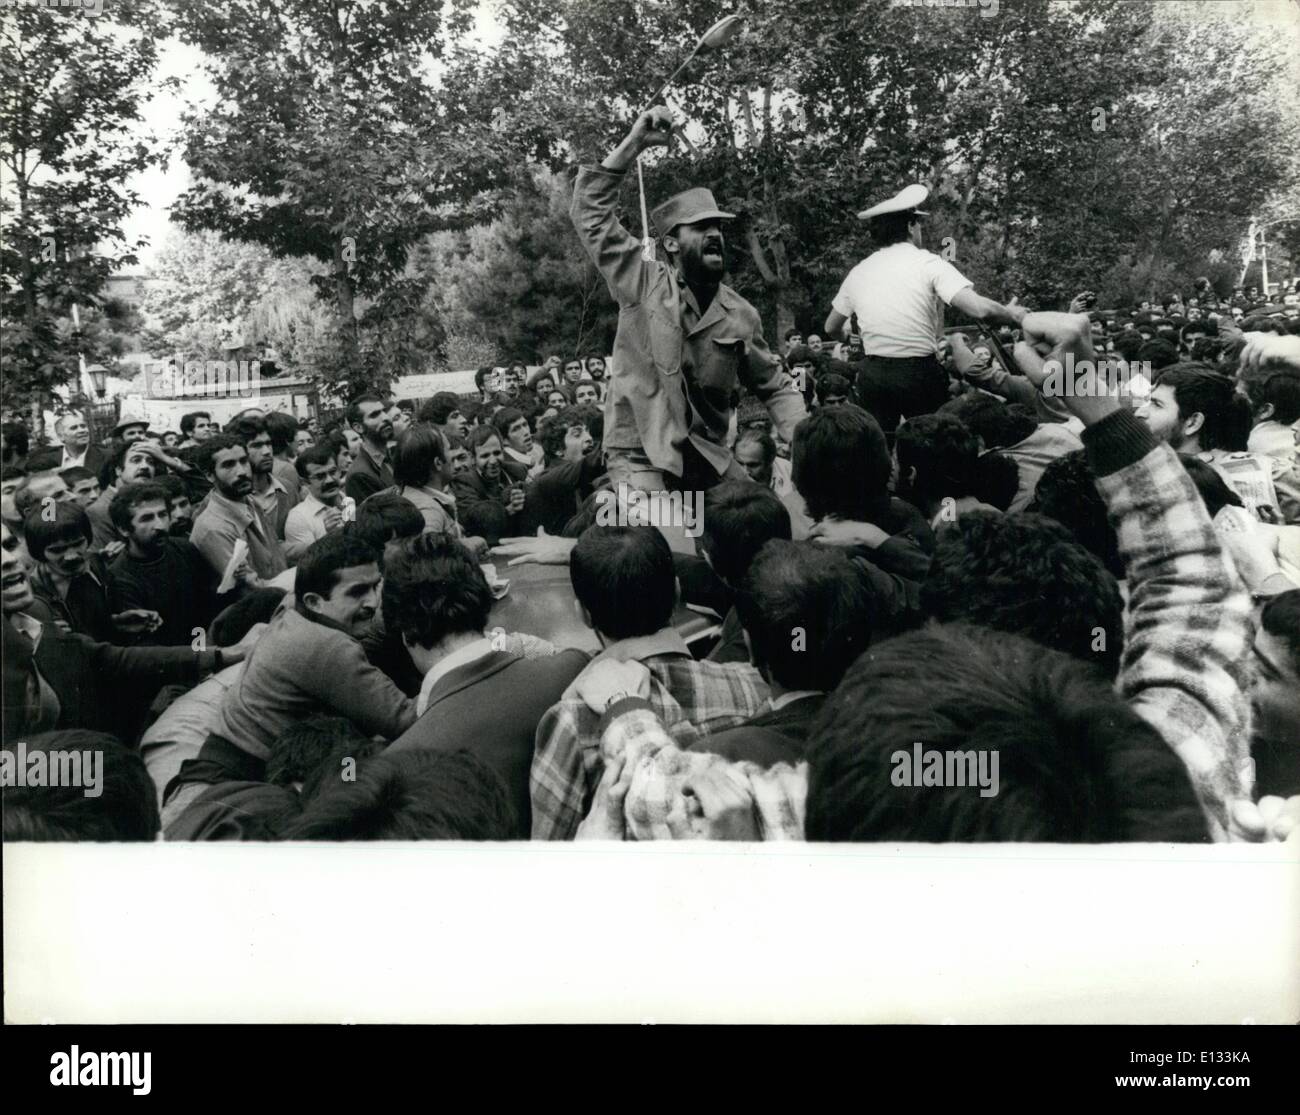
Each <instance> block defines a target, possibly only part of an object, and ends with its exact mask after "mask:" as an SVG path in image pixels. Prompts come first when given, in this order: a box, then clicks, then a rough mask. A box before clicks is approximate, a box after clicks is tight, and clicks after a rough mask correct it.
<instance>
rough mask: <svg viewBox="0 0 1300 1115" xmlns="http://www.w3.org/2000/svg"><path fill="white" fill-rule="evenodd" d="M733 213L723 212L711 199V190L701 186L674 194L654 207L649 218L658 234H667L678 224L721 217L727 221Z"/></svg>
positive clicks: (688, 223)
mask: <svg viewBox="0 0 1300 1115" xmlns="http://www.w3.org/2000/svg"><path fill="white" fill-rule="evenodd" d="M735 215H736V214H735V213H724V212H723V211H722V210H721V209H719V208H718V203H717V202H716V201H714V200H713V191H712V190H706V189H705V188H704V187H703V186H696V187H695V188H694V189H691V190H683V191H682V192H681V193H680V194H675V195H673V196H672V197H670V198H669V199H668V200H667V201H665V202H664V203H663V204H662V205H658V206H656V207H655V209H654V212H652V213H651V214H650V220H651V221H653V222H654V226H655V228H657V229H658V230H659V235H660V236H667V235H668V233H670V232H672V230H673V229H675V228H676V227H677V226H678V225H693V224H694V223H695V222H696V221H710V220H715V219H721V220H724V221H729V220H731V219H732V218H734V217H735Z"/></svg>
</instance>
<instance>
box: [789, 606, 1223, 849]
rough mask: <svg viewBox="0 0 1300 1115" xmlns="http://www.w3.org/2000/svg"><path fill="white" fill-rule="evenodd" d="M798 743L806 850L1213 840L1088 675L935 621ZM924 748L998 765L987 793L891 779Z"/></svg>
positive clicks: (1150, 730)
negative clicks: (804, 783)
mask: <svg viewBox="0 0 1300 1115" xmlns="http://www.w3.org/2000/svg"><path fill="white" fill-rule="evenodd" d="M808 738H809V740H810V741H811V742H810V745H809V749H808V754H807V758H808V761H809V775H808V796H807V822H806V825H805V832H806V835H807V838H808V839H809V840H826V841H877V840H879V841H920V842H943V841H961V842H977V841H1014V842H1039V841H1041V842H1050V843H1107V842H1112V841H1155V842H1163V841H1176V842H1189V843H1204V842H1208V840H1209V833H1208V831H1207V827H1206V823H1205V818H1204V814H1203V813H1202V811H1201V808H1200V806H1199V804H1198V802H1197V798H1196V793H1195V790H1194V789H1193V786H1192V782H1191V779H1190V777H1189V776H1188V773H1187V770H1186V768H1185V767H1184V766H1183V764H1182V763H1181V762H1180V761H1179V759H1178V757H1177V756H1176V755H1175V754H1174V753H1173V751H1171V750H1170V748H1169V745H1168V744H1167V743H1166V742H1165V741H1164V739H1163V737H1162V736H1161V735H1160V733H1159V732H1158V731H1157V730H1156V729H1155V728H1154V727H1153V726H1152V725H1150V724H1148V723H1147V722H1146V721H1145V720H1143V719H1142V717H1140V716H1139V715H1138V714H1137V713H1136V712H1134V711H1133V709H1132V708H1131V707H1130V706H1129V705H1128V703H1127V702H1125V701H1124V700H1123V699H1122V698H1121V697H1119V696H1118V695H1117V694H1116V693H1115V692H1114V690H1113V688H1112V687H1111V686H1110V685H1109V684H1108V683H1107V681H1106V680H1105V679H1104V678H1103V677H1102V676H1101V675H1100V674H1099V673H1097V672H1096V671H1094V670H1087V669H1080V667H1079V662H1078V661H1077V659H1075V658H1073V657H1071V656H1069V655H1067V654H1063V653H1061V652H1059V651H1055V650H1049V649H1046V648H1044V647H1043V646H1042V645H1040V644H1039V643H1036V642H1031V641H1030V640H1029V639H1025V638H1021V637H1018V636H1016V635H1012V634H1008V633H1006V632H1004V631H993V630H989V629H988V628H984V627H974V626H968V625H964V624H955V625H951V626H930V627H927V628H925V629H924V630H921V631H917V632H912V633H910V634H906V635H901V636H899V637H898V638H895V639H889V640H886V641H884V642H881V643H878V644H876V645H875V646H873V647H871V648H870V649H869V650H867V652H866V653H865V654H863V655H862V656H861V657H860V658H859V659H858V660H857V662H855V663H854V664H853V666H852V667H850V669H849V671H848V673H847V675H846V676H845V678H844V680H843V681H842V682H841V683H840V686H839V688H838V689H836V690H835V692H834V693H833V694H831V696H830V697H829V699H828V700H827V702H826V704H825V706H824V707H823V709H822V712H821V714H820V715H819V717H818V718H817V721H816V722H815V723H814V725H813V728H812V731H811V733H810V735H809V737H808ZM918 746H920V747H921V748H922V750H923V753H933V752H938V753H939V754H940V755H941V756H942V758H943V759H944V760H945V765H946V763H947V762H948V761H949V759H950V757H951V759H952V760H955V761H963V760H964V765H966V767H967V769H969V764H970V762H971V760H972V759H977V758H978V757H979V756H980V754H981V753H983V754H984V755H985V756H986V757H988V759H987V768H988V769H991V765H992V761H993V758H996V760H997V763H998V776H997V777H998V783H997V792H996V794H992V795H988V796H986V795H985V794H983V793H982V792H981V791H980V790H978V789H975V788H973V787H972V786H970V785H956V786H953V785H943V786H926V785H921V784H920V783H919V780H918V781H911V780H905V779H898V778H897V776H898V773H899V772H900V771H902V770H903V767H902V765H901V762H902V760H901V759H900V756H903V757H905V758H908V759H910V758H911V757H913V756H914V755H915V750H916V748H917V747H918ZM958 769H960V768H958ZM914 773H915V772H914ZM896 779H897V780H896Z"/></svg>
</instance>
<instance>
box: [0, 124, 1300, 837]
mask: <svg viewBox="0 0 1300 1115" xmlns="http://www.w3.org/2000/svg"><path fill="white" fill-rule="evenodd" d="M638 127H639V129H640V130H639V132H637V131H635V130H634V133H632V134H630V136H629V140H628V141H626V142H625V144H624V145H623V146H621V147H620V148H619V149H618V150H616V151H615V152H614V153H612V154H611V156H610V157H609V159H607V160H606V162H605V164H603V165H602V166H600V167H587V168H583V170H582V171H581V172H580V174H579V179H578V183H577V186H576V188H575V198H574V213H573V216H574V223H575V227H576V229H577V231H578V234H579V236H580V238H581V239H582V241H583V243H584V246H586V248H587V250H588V251H589V252H590V254H591V256H592V258H593V260H595V261H596V263H597V265H598V266H599V267H600V269H601V271H602V274H604V275H605V277H606V280H607V283H608V285H609V288H610V291H611V294H612V296H613V297H614V298H615V299H616V300H617V301H618V302H619V305H620V310H621V313H620V327H619V336H618V338H617V339H616V341H615V344H614V349H613V354H612V356H611V357H609V358H607V357H606V356H603V355H598V354H586V355H584V356H582V357H574V358H572V359H568V360H563V359H561V358H560V357H558V356H552V357H548V358H546V359H545V360H543V361H542V362H541V363H540V364H535V365H530V364H528V363H525V362H523V361H516V362H514V363H509V364H502V365H501V366H498V367H488V368H482V369H480V370H479V371H478V373H477V374H476V377H475V385H476V394H475V395H474V396H473V397H462V396H459V395H456V394H453V393H447V392H444V393H440V394H437V395H434V396H433V397H432V398H430V399H427V400H424V401H423V402H422V404H421V405H419V406H416V405H414V404H412V403H409V402H404V401H403V402H398V401H396V400H394V399H392V398H390V397H386V396H383V395H379V394H374V395H362V396H361V397H359V398H355V399H353V400H351V402H350V403H349V404H348V406H347V407H346V410H345V411H344V412H343V413H342V414H340V415H338V416H337V418H336V419H335V420H334V421H333V422H331V423H328V424H326V425H324V426H319V425H318V424H317V423H316V422H315V421H314V420H313V421H299V420H298V419H296V418H294V417H292V416H290V415H287V414H283V413H278V412H272V413H263V412H262V411H260V410H257V409H249V410H247V411H245V412H243V413H241V414H238V415H235V416H234V417H232V418H231V419H230V420H229V421H227V422H225V423H224V425H223V426H221V427H220V428H219V427H218V424H217V423H215V422H213V421H212V416H211V414H209V413H205V412H195V413H191V414H187V415H186V416H185V417H184V418H183V419H182V420H181V422H180V430H179V432H176V433H163V432H159V431H155V430H152V429H151V428H150V425H149V423H148V422H147V421H145V420H144V419H143V418H142V417H139V416H135V415H131V414H125V415H123V416H122V418H121V420H120V421H119V422H118V424H117V427H116V429H114V430H113V434H112V437H111V438H110V439H108V440H107V441H105V442H104V443H103V444H92V443H91V438H90V430H89V427H88V425H87V422H86V419H85V417H84V416H83V415H80V414H77V413H73V412H69V413H66V414H63V415H61V416H60V417H59V419H58V421H57V423H56V425H55V434H56V436H57V438H58V443H57V444H54V445H51V446H49V447H46V448H32V447H30V446H29V445H28V444H27V441H28V438H27V432H26V431H25V430H24V429H23V428H22V427H21V426H20V425H19V424H16V423H11V424H7V425H6V426H5V429H4V434H5V465H4V472H3V509H2V510H3V516H2V517H3V526H2V527H0V530H2V532H3V535H2V539H0V543H2V550H3V555H2V556H3V571H2V575H0V598H2V601H3V610H4V694H3V696H4V709H3V711H4V754H5V757H6V759H5V761H6V764H7V765H8V767H9V773H8V774H7V776H6V779H5V782H4V791H3V793H4V835H5V839H29V840H65V839H73V840H75V839H89V840H127V839H140V840H152V839H156V838H158V837H159V834H160V833H161V835H162V836H163V837H164V838H166V839H168V840H351V839H462V840H513V839H529V838H531V839H534V840H570V839H604V840H625V839H634V840H648V839H681V838H696V839H699V838H703V839H734V840H779V839H795V840H802V839H807V840H823V841H872V840H888V841H986V840H988V841H1060V842H1107V841H1208V840H1229V839H1245V840H1268V839H1281V838H1285V837H1286V836H1287V835H1288V834H1289V833H1290V832H1292V831H1294V830H1295V828H1296V825H1297V821H1300V812H1298V810H1300V458H1298V455H1297V438H1298V437H1300V434H1298V433H1297V431H1300V284H1297V293H1292V292H1289V291H1285V290H1283V291H1281V292H1279V294H1278V296H1277V297H1278V301H1277V302H1268V301H1265V300H1263V299H1262V298H1261V297H1260V294H1259V292H1258V291H1254V290H1241V289H1238V290H1236V291H1233V292H1232V294H1231V295H1230V296H1229V297H1226V298H1224V297H1220V296H1218V295H1216V293H1215V292H1214V290H1213V288H1212V287H1211V286H1210V285H1209V283H1208V282H1198V283H1197V284H1196V287H1195V290H1194V292H1193V293H1192V294H1190V295H1188V296H1187V297H1186V300H1185V301H1184V298H1183V297H1182V296H1180V295H1178V294H1173V295H1170V296H1169V297H1168V298H1166V299H1164V300H1163V301H1162V302H1159V303H1156V302H1150V303H1148V302H1142V303H1140V304H1138V305H1136V306H1129V307H1123V308H1120V309H1117V310H1099V309H1097V308H1096V307H1095V298H1093V296H1092V295H1091V294H1090V293H1089V292H1084V293H1082V294H1080V295H1079V296H1078V297H1077V298H1076V299H1075V300H1074V302H1073V303H1072V304H1071V305H1070V306H1069V307H1067V308H1066V309H1064V310H1061V311H1030V310H1027V309H1025V308H1024V307H1020V306H1017V305H1016V304H1015V303H1014V301H1013V302H1011V303H1007V304H1002V303H997V302H994V301H992V300H991V299H988V298H985V297H984V296H982V295H980V294H977V293H976V292H975V291H974V288H973V286H972V285H971V284H970V283H969V282H968V281H966V280H965V278H964V277H963V276H962V275H961V274H960V272H959V271H958V270H957V269H956V268H955V267H953V266H951V265H950V264H948V263H946V262H945V263H943V264H942V266H938V265H936V262H935V261H937V257H934V256H932V255H931V254H930V253H928V252H925V250H924V248H923V247H922V246H921V243H922V242H921V234H920V231H919V230H920V228H921V226H922V223H923V218H924V216H925V213H924V211H923V210H921V209H920V208H919V205H920V204H921V202H922V201H923V200H924V191H923V190H920V192H919V193H917V192H916V191H917V190H919V187H909V189H908V190H905V191H903V193H901V194H899V195H898V197H897V198H895V199H891V200H890V201H889V202H886V203H882V204H881V205H878V206H875V207H874V208H873V209H870V210H867V211H866V213H865V214H863V217H864V220H866V221H867V222H868V225H869V229H870V232H871V236H872V238H873V241H874V244H875V248H876V251H875V252H874V253H873V254H872V255H870V256H868V257H867V259H866V260H864V262H863V264H861V265H859V267H858V268H855V270H854V271H853V272H852V273H850V275H849V276H848V277H847V278H846V280H845V283H844V286H843V287H842V288H841V290H840V293H839V294H838V295H837V296H836V299H835V301H834V303H833V304H832V307H831V308H830V310H829V313H828V317H827V320H826V323H825V326H824V329H823V333H822V335H821V336H818V335H809V334H805V333H803V332H799V331H795V330H791V331H789V332H787V333H786V335H785V337H784V338H783V342H784V343H783V346H782V351H781V352H779V353H773V352H770V351H769V350H768V348H767V346H766V344H765V343H764V342H763V340H762V334H761V327H760V326H759V322H758V316H757V314H756V313H755V312H754V311H753V309H752V307H749V305H748V303H746V302H744V300H743V299H742V298H740V296H739V295H738V294H736V293H735V292H734V291H732V290H731V289H730V288H729V287H727V286H726V285H725V284H724V283H722V282H721V274H722V258H723V250H724V241H723V233H722V229H723V227H724V222H725V221H726V220H727V219H728V218H729V214H726V213H723V212H722V211H721V210H719V209H717V206H716V205H715V204H714V202H713V198H712V196H711V195H709V193H708V191H707V190H690V191H686V192H685V193H683V194H680V195H678V196H677V197H675V198H673V199H671V200H670V201H669V202H666V203H664V205H662V206H660V207H659V209H657V210H656V211H655V226H656V229H657V230H658V231H659V234H660V249H661V251H662V252H663V253H664V256H665V257H666V258H665V259H660V260H658V261H647V260H645V259H644V258H643V257H642V256H641V254H640V252H641V247H640V243H639V241H638V239H637V238H635V237H633V236H632V235H631V234H630V233H628V232H627V231H626V230H625V229H623V228H622V226H621V225H619V224H618V222H617V219H616V218H615V217H614V215H613V199H614V197H615V195H616V193H617V190H618V187H619V184H620V183H621V181H622V179H623V176H624V174H625V172H626V170H627V169H628V167H629V166H630V165H631V162H632V160H633V159H634V157H635V155H636V154H638V153H639V152H640V151H641V150H643V149H644V148H645V147H646V146H653V145H655V144H656V143H658V142H659V141H660V139H661V138H662V136H661V135H659V134H658V133H665V132H667V131H668V130H669V129H668V128H667V127H665V126H663V124H662V122H660V121H658V120H657V119H656V118H655V117H654V116H653V114H649V115H647V117H646V118H645V119H644V120H643V121H641V122H639V124H638ZM873 261H874V262H873ZM909 283H911V284H913V287H914V289H913V288H909V287H908V284H909ZM916 284H919V285H916ZM917 290H919V291H920V292H921V294H920V296H916V291H917ZM909 291H910V293H909ZM944 304H946V305H949V306H952V307H954V308H955V309H957V310H958V311H960V312H961V313H962V314H964V315H965V316H966V317H967V318H968V319H969V320H970V321H972V322H973V323H974V324H973V325H969V326H966V327H963V328H962V329H956V330H949V331H947V332H945V331H944V329H943V317H942V306H943V305H944ZM673 315H677V316H676V317H674V316H673ZM665 323H667V324H665ZM1066 359H1069V360H1071V361H1074V362H1076V363H1082V362H1085V361H1092V362H1098V361H1102V360H1109V361H1111V362H1113V363H1115V364H1116V365H1117V366H1119V367H1121V368H1122V369H1125V370H1127V371H1131V372H1132V373H1133V376H1132V377H1131V378H1130V379H1129V380H1127V381H1126V382H1127V384H1128V389H1126V390H1122V391H1088V390H1077V391H1073V392H1070V391H1067V392H1064V393H1061V392H1057V391H1052V390H1050V389H1049V385H1050V383H1051V369H1052V365H1053V363H1054V362H1056V363H1057V364H1059V363H1060V362H1061V361H1063V360H1066ZM636 491H680V492H685V493H690V492H698V493H700V496H701V499H702V506H703V514H702V518H701V520H700V525H701V530H700V531H699V533H698V537H694V536H693V535H692V534H691V533H690V532H689V531H685V530H683V529H682V527H683V524H682V523H681V522H671V521H664V520H652V521H638V520H636V519H635V517H629V516H623V517H622V518H619V517H615V518H614V519H613V520H611V517H610V515H609V514H607V512H609V511H610V509H611V508H621V509H622V510H623V511H627V510H628V507H629V504H631V503H634V502H635V501H634V500H633V499H632V494H633V493H635V492H636ZM657 506H669V504H667V503H664V504H662V505H657ZM490 561H495V562H509V563H511V564H515V565H519V564H528V563H540V564H549V565H555V566H567V571H568V584H567V585H564V584H563V583H562V582H556V581H555V580H554V579H552V580H549V581H547V582H546V583H545V587H536V586H530V585H528V584H523V585H519V586H517V587H516V588H515V590H514V591H515V592H516V593H518V592H527V591H530V589H535V591H545V592H548V593H555V594H558V596H557V599H556V600H555V601H554V602H553V603H555V604H556V606H557V607H562V608H564V609H574V610H576V613H577V614H578V616H580V618H581V621H582V624H583V625H584V628H585V629H589V631H590V632H591V633H592V641H591V642H590V643H588V644H587V646H592V645H595V644H596V643H598V644H599V647H600V648H601V649H600V650H599V651H598V652H597V653H595V654H594V655H593V654H592V653H590V651H589V650H588V649H581V648H578V647H574V646H566V645H557V644H556V643H553V642H551V641H550V640H549V639H548V638H547V636H548V634H550V632H548V631H545V630H534V631H507V630H504V629H503V628H502V627H501V626H499V625H498V624H495V623H494V609H496V608H497V607H498V604H499V601H500V599H501V597H502V596H503V594H504V593H505V592H506V591H507V586H506V584H505V582H501V581H499V579H498V578H497V576H496V572H495V570H496V566H495V565H489V564H486V563H488V562H490ZM541 584H542V582H538V585H541ZM557 584H558V587H557ZM570 590H571V592H570ZM543 613H544V609H539V610H537V611H536V613H535V614H543ZM684 615H685V616H688V617H695V618H696V619H698V618H699V617H700V616H704V617H707V618H708V619H709V620H710V621H711V622H710V623H708V624H706V625H704V632H703V634H701V633H700V630H699V628H700V625H699V624H695V625H691V626H689V627H688V626H686V625H684V624H683V622H682V617H683V616H684ZM91 753H94V754H96V755H99V756H101V757H102V784H101V785H100V786H99V787H98V788H97V792H93V793H92V792H88V791H87V790H86V789H85V787H84V786H82V785H62V784H57V783H58V779H57V777H53V778H52V777H50V772H53V771H56V770H57V769H58V767H59V761H60V757H61V756H62V757H67V756H70V755H74V754H86V755H89V754H91ZM900 757H906V760H907V761H906V762H904V761H903V759H902V758H900ZM990 758H991V759H992V764H991V770H992V772H993V781H992V782H991V783H990V782H987V781H985V780H984V779H983V774H984V772H986V771H987V770H988V769H989V763H988V762H987V761H986V760H989V759H990ZM913 765H914V766H915V768H916V769H915V770H913V769H912V768H913ZM904 767H906V768H907V772H904V770H903V768H904ZM37 769H40V770H44V771H46V776H45V777H43V778H35V779H34V778H33V777H32V776H31V772H32V771H34V770H37ZM87 769H89V767H87ZM977 770H978V771H979V772H980V781H979V783H978V784H976V780H975V778H974V772H975V771H977ZM963 774H965V775H966V776H967V777H963Z"/></svg>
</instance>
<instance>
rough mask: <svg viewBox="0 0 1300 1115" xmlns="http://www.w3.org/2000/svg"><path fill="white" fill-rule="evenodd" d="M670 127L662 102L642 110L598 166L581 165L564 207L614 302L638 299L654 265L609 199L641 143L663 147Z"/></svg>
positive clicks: (643, 146) (615, 194)
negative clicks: (643, 254) (571, 192)
mask: <svg viewBox="0 0 1300 1115" xmlns="http://www.w3.org/2000/svg"><path fill="white" fill-rule="evenodd" d="M672 128H673V117H672V113H670V112H669V111H668V110H667V109H666V108H664V107H662V106H659V107H656V108H652V109H650V110H649V111H648V112H643V113H642V114H641V115H640V116H638V117H637V120H636V123H635V124H633V125H632V130H631V131H630V132H628V133H627V135H626V136H624V138H623V142H622V143H620V144H619V145H618V146H617V147H615V148H614V150H613V151H611V152H610V153H609V154H608V155H607V156H605V161H604V162H603V163H601V164H600V166H599V167H591V166H584V167H581V168H580V169H579V170H578V177H577V180H576V181H575V182H574V184H573V204H572V205H571V206H570V208H569V216H570V217H571V218H572V220H573V227H574V228H575V229H576V230H577V232H578V239H580V240H581V241H582V246H583V248H585V249H586V251H587V255H589V256H590V257H591V261H592V263H594V264H595V265H596V267H597V269H598V270H599V271H600V273H601V275H603V276H604V278H605V284H606V285H607V286H608V287H609V293H610V295H611V296H612V297H613V298H614V300H615V301H616V302H617V303H618V304H619V305H620V306H630V305H635V304H636V303H637V302H639V301H640V300H641V299H642V297H643V296H644V294H645V290H646V288H647V286H648V284H649V280H650V278H651V277H652V276H653V274H654V268H655V267H656V266H657V265H656V264H653V263H648V262H646V261H645V260H643V259H642V258H641V242H640V241H639V240H638V239H637V238H636V237H635V236H633V235H632V234H631V233H630V232H628V230H627V229H625V228H624V227H623V226H622V225H621V224H619V221H618V218H617V217H616V216H615V215H614V204H615V202H616V201H617V200H618V191H619V187H621V186H622V185H623V177H624V174H625V173H626V172H627V169H628V167H630V166H632V164H633V163H635V162H636V159H637V156H638V155H640V154H641V152H642V151H644V150H645V149H646V148H648V147H666V146H667V145H668V142H669V139H670V138H671V136H672Z"/></svg>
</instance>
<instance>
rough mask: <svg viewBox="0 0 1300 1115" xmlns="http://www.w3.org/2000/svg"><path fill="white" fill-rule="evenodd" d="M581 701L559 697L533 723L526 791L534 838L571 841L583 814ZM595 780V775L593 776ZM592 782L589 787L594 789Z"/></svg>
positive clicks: (585, 799) (586, 796) (584, 777)
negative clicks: (534, 727)
mask: <svg viewBox="0 0 1300 1115" xmlns="http://www.w3.org/2000/svg"><path fill="white" fill-rule="evenodd" d="M579 706H581V708H585V706H583V705H582V702H581V701H574V700H562V701H560V702H559V703H558V704H556V705H552V706H551V708H550V709H548V710H547V712H546V715H545V716H543V717H542V719H541V722H540V723H539V724H538V725H537V736H536V739H535V741H534V748H533V766H532V770H531V771H530V772H529V776H528V792H529V796H530V797H531V799H532V806H533V829H532V838H533V839H534V840H572V839H573V837H574V834H575V833H576V832H577V831H578V825H579V824H581V823H582V819H583V817H585V816H586V813H587V805H588V799H589V796H590V794H589V792H588V786H587V767H588V766H589V765H591V764H594V763H595V761H596V759H597V758H598V756H597V755H594V754H593V755H592V756H591V757H590V760H588V757H587V756H586V755H585V754H584V749H583V745H582V731H581V725H580V723H579V717H580V715H581V709H580V707H579ZM597 780H599V775H597ZM594 789H595V782H593V783H592V786H591V790H592V792H594Z"/></svg>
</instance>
